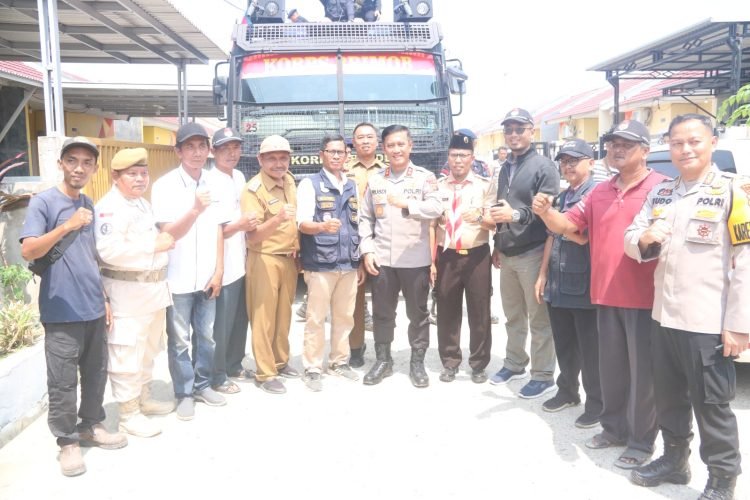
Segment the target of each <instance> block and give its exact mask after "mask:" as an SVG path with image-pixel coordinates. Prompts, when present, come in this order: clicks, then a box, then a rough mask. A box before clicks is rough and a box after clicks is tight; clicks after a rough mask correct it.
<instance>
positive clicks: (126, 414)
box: [96, 148, 174, 437]
mask: <svg viewBox="0 0 750 500" xmlns="http://www.w3.org/2000/svg"><path fill="white" fill-rule="evenodd" d="M111 167H112V179H113V181H114V186H113V187H112V189H111V190H110V191H109V193H107V194H106V195H105V196H104V197H103V198H102V199H101V200H100V201H99V203H97V204H96V250H97V252H98V253H99V258H100V260H101V273H102V281H103V283H104V289H105V290H106V292H107V295H108V296H109V298H110V300H111V305H112V314H113V316H114V327H113V328H112V331H111V332H110V333H109V335H107V346H108V348H109V366H108V368H109V370H108V371H109V382H110V385H111V386H112V395H113V396H114V399H115V401H117V403H118V404H119V409H120V424H119V427H120V431H123V432H127V433H129V434H132V435H134V436H141V437H151V436H155V435H157V434H159V433H160V432H161V428H160V426H159V425H158V424H157V423H156V422H154V421H152V420H149V419H147V418H146V417H145V416H144V415H164V414H167V413H170V412H171V411H172V410H173V409H174V403H173V402H172V401H169V402H161V401H157V400H154V399H152V398H151V397H150V391H149V382H150V381H151V375H152V371H153V368H154V358H155V357H156V356H157V355H158V354H159V353H160V352H161V351H163V350H164V338H165V337H164V325H165V318H166V311H167V309H166V308H167V306H169V305H171V304H172V298H171V295H170V294H169V289H168V288H167V261H168V257H167V250H170V249H171V248H173V247H174V238H173V237H172V235H170V234H169V233H166V232H165V233H160V232H159V231H158V230H157V229H156V220H155V219H154V214H153V212H152V210H151V204H150V203H149V202H148V201H146V199H145V198H143V194H144V193H145V192H146V189H148V185H149V172H148V152H147V151H146V150H145V149H144V148H135V149H121V150H120V151H118V152H117V154H115V156H114V157H113V158H112V164H111Z"/></svg>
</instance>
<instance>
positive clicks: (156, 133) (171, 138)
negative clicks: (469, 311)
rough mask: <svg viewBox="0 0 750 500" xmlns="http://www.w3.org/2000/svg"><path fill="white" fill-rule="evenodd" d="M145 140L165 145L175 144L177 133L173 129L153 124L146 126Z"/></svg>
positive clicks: (148, 142)
mask: <svg viewBox="0 0 750 500" xmlns="http://www.w3.org/2000/svg"><path fill="white" fill-rule="evenodd" d="M143 142H145V143H147V144H163V145H165V146H174V144H175V133H174V132H172V131H171V130H168V129H165V128H161V127H155V126H151V125H149V126H144V127H143Z"/></svg>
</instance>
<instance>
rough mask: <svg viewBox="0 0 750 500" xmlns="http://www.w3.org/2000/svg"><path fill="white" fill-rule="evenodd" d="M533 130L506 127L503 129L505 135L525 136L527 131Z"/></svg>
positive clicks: (529, 128)
mask: <svg viewBox="0 0 750 500" xmlns="http://www.w3.org/2000/svg"><path fill="white" fill-rule="evenodd" d="M531 128H532V127H505V128H503V133H504V134H505V135H511V134H516V135H523V133H524V132H526V131H527V130H531Z"/></svg>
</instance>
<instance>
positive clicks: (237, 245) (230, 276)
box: [213, 169, 246, 285]
mask: <svg viewBox="0 0 750 500" xmlns="http://www.w3.org/2000/svg"><path fill="white" fill-rule="evenodd" d="M213 172H215V173H216V178H217V179H219V180H220V181H221V184H220V188H219V189H221V194H220V199H221V200H224V202H225V203H226V204H227V207H226V209H227V210H228V211H229V214H230V215H231V219H232V221H236V220H238V219H239V218H240V217H241V216H242V210H241V208H240V196H241V195H242V192H243V191H244V190H245V182H246V181H245V176H244V174H243V173H242V172H240V171H239V170H237V169H233V170H232V177H229V176H228V175H227V174H225V173H224V172H221V171H220V170H218V169H214V170H213ZM245 248H246V247H245V232H244V231H237V232H236V233H234V234H233V235H232V236H230V237H229V238H224V276H223V277H222V285H229V284H230V283H234V282H235V281H237V280H238V279H240V278H242V277H243V276H244V275H245Z"/></svg>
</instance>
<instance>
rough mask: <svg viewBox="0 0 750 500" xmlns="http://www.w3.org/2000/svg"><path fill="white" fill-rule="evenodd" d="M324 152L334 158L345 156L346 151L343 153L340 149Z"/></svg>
mask: <svg viewBox="0 0 750 500" xmlns="http://www.w3.org/2000/svg"><path fill="white" fill-rule="evenodd" d="M323 151H324V152H326V153H328V154H329V155H331V156H333V157H334V158H335V157H337V156H345V155H346V151H342V150H340V149H324V150H323Z"/></svg>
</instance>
